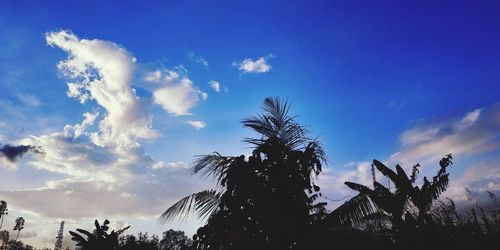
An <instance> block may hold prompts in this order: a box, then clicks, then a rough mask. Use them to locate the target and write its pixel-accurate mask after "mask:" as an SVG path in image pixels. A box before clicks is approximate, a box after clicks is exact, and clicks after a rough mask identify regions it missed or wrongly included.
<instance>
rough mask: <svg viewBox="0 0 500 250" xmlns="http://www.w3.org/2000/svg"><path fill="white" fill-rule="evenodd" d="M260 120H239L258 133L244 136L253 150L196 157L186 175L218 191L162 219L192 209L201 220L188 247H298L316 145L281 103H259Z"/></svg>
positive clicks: (307, 224)
mask: <svg viewBox="0 0 500 250" xmlns="http://www.w3.org/2000/svg"><path fill="white" fill-rule="evenodd" d="M263 110H264V114H262V115H258V116H255V117H250V118H248V119H245V120H243V125H244V126H245V127H247V128H250V129H252V130H254V131H255V132H257V133H258V134H259V137H258V138H245V139H244V142H247V143H249V144H250V145H252V146H253V152H252V154H251V155H250V156H248V158H247V159H246V157H245V156H243V155H241V156H222V155H220V154H219V153H217V152H215V153H213V154H210V155H203V156H199V157H197V159H196V163H195V165H194V167H193V171H194V173H202V174H205V175H209V176H212V177H214V179H215V180H216V183H217V187H218V189H219V190H221V191H214V190H205V191H202V192H199V193H195V194H192V195H190V196H187V197H185V198H183V199H181V200H180V201H179V202H177V203H176V204H174V205H173V206H171V207H170V208H169V209H167V210H166V211H165V213H163V215H162V216H161V217H160V219H161V220H162V221H163V222H165V221H168V220H170V219H172V218H175V217H176V216H180V215H185V214H188V212H190V211H191V210H195V211H196V212H197V214H198V216H200V217H208V218H209V219H208V222H207V224H206V225H205V226H204V227H202V228H200V229H198V231H197V234H196V237H194V248H196V249H303V248H306V244H307V243H305V242H306V240H305V239H307V238H308V235H309V234H311V232H312V227H313V224H314V223H313V222H314V217H313V216H311V213H313V211H322V210H321V209H318V208H321V207H324V206H325V205H326V203H316V202H315V201H316V199H317V198H318V197H319V196H320V193H319V190H320V188H319V187H318V186H317V185H315V184H314V181H313V178H314V177H315V176H317V175H318V174H319V173H320V172H321V166H322V163H323V162H324V161H325V154H324V152H323V149H322V147H321V145H320V143H319V142H318V141H316V140H315V139H310V138H309V137H308V135H307V134H308V133H307V130H306V129H305V128H304V127H303V126H301V125H300V124H298V123H297V122H296V121H295V117H292V116H289V114H288V111H289V105H288V104H287V102H286V101H283V100H280V99H278V98H266V99H265V101H264V105H263Z"/></svg>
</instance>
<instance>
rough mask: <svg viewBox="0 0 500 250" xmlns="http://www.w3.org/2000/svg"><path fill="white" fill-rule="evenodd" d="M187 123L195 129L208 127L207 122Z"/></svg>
mask: <svg viewBox="0 0 500 250" xmlns="http://www.w3.org/2000/svg"><path fill="white" fill-rule="evenodd" d="M186 123H187V124H189V125H191V126H193V127H195V128H196V129H202V128H204V127H205V126H206V124H205V122H203V121H187V122H186Z"/></svg>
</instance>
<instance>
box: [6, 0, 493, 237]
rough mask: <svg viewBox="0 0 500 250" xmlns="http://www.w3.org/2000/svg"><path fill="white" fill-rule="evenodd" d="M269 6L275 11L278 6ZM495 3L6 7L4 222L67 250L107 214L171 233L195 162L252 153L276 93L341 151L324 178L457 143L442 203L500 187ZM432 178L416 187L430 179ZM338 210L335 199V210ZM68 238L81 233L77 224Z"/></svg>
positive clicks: (338, 187)
mask: <svg viewBox="0 0 500 250" xmlns="http://www.w3.org/2000/svg"><path fill="white" fill-rule="evenodd" d="M271 2H272V3H271ZM499 13H500V2H499V1H480V2H478V1H442V2H441V1H440V2H436V1H424V2H421V1H419V2H415V3H403V2H402V1H384V2H383V4H381V3H375V2H374V1H355V2H351V1H347V2H344V3H341V2H340V1H284V0H279V1H208V0H207V1H199V0H188V1H168V2H167V1H151V2H148V3H147V4H146V3H141V4H139V3H134V2H133V1H109V2H107V3H103V2H102V1H2V3H1V4H0V147H1V146H3V145H5V144H10V145H21V144H23V145H36V146H40V147H41V148H42V149H43V150H44V152H45V154H44V155H39V154H33V153H28V154H26V155H24V156H23V157H22V158H21V159H19V160H18V161H17V162H15V163H12V162H9V161H8V160H7V159H6V158H5V157H0V200H6V201H7V202H8V204H9V215H8V216H7V217H6V221H5V222H4V225H5V227H6V228H7V227H12V226H13V225H12V224H13V221H14V219H15V218H16V217H18V216H23V217H24V218H25V219H26V226H25V230H23V231H22V232H21V236H20V239H21V240H22V241H23V242H25V243H30V244H33V245H35V246H37V247H42V246H45V247H53V244H54V239H55V236H56V231H57V229H58V225H59V222H60V221H61V220H65V221H66V222H67V224H66V233H67V231H68V230H74V229H76V228H77V227H80V228H90V227H91V226H92V223H93V220H94V219H95V218H98V219H100V220H104V219H105V218H107V219H109V220H111V221H112V222H113V223H114V224H113V226H114V227H115V228H119V227H121V226H123V225H126V224H130V225H131V226H132V227H131V229H130V232H129V233H138V232H139V231H147V232H149V233H150V234H151V233H155V234H160V233H161V232H163V231H166V230H168V229H169V228H176V229H181V230H185V231H186V232H187V233H188V235H192V234H193V233H194V232H195V231H196V228H197V227H198V226H199V222H197V221H196V220H188V221H187V222H186V223H173V224H167V225H159V224H158V222H157V221H156V218H157V217H158V216H159V215H160V214H161V213H162V212H163V211H164V210H165V209H166V208H167V207H169V206H170V205H171V204H172V203H173V202H175V201H177V200H178V199H179V198H181V197H184V196H186V195H189V194H191V193H193V192H196V191H199V190H202V189H204V188H207V187H211V185H210V180H206V179H202V178H201V177H199V176H192V175H191V173H190V170H189V163H190V162H191V161H192V159H193V156H195V155H200V154H207V153H211V152H213V151H218V152H220V153H221V154H225V155H241V154H249V153H250V152H251V149H250V148H249V147H248V145H245V144H243V143H242V142H241V139H242V138H243V137H248V136H254V134H252V133H251V132H250V131H249V130H248V129H245V128H243V127H242V126H241V124H240V121H241V119H243V118H245V117H248V116H251V115H255V114H259V113H260V112H261V110H260V106H261V104H262V102H263V100H264V98H266V97H268V96H279V97H284V98H287V99H288V100H289V102H290V103H291V104H292V108H291V113H292V114H293V115H298V118H297V119H298V120H299V121H300V122H301V123H303V124H305V125H308V127H309V129H310V131H311V135H312V136H318V138H319V140H320V141H321V142H322V143H323V144H324V146H325V149H326V153H327V156H328V160H329V161H328V163H327V164H326V165H327V167H326V169H325V170H324V172H323V174H322V176H321V177H320V178H319V180H318V182H319V183H320V184H321V185H320V186H321V188H322V192H323V194H325V195H326V196H327V197H329V198H331V199H338V198H341V197H344V196H346V195H351V194H352V192H350V191H349V190H348V188H347V187H345V186H344V185H343V182H344V181H347V180H349V181H356V182H361V183H365V184H369V183H370V180H371V172H370V171H371V170H370V165H369V162H370V161H371V160H372V159H374V158H376V159H379V160H382V161H384V162H386V163H387V164H389V165H390V166H391V167H393V166H394V165H395V164H397V163H399V164H401V165H403V166H404V167H405V168H406V169H408V168H410V167H411V166H412V165H413V164H415V163H420V164H421V165H422V166H423V170H422V173H421V176H420V177H421V178H422V177H423V176H424V175H426V176H430V175H432V174H433V173H434V172H436V171H437V166H438V161H439V159H440V158H441V157H442V156H443V155H445V154H448V153H453V154H454V158H455V162H454V163H455V164H454V165H453V166H452V168H451V170H450V171H451V186H450V188H449V190H448V191H447V193H445V194H444V195H443V197H444V196H447V197H450V198H453V199H454V200H456V201H457V202H465V196H464V190H463V188H464V187H469V188H471V189H472V190H473V191H475V192H478V193H480V192H484V191H486V190H490V191H493V192H496V193H497V194H498V193H499V192H500V166H499V163H498V162H500V154H499V153H500V149H499V145H500V144H499V143H500V141H499V140H500V15H499ZM421 178H420V179H421ZM329 203H331V205H330V207H335V206H337V205H338V204H336V203H334V202H329ZM65 236H66V239H65V241H66V242H68V241H69V236H68V235H67V234H66V235H65Z"/></svg>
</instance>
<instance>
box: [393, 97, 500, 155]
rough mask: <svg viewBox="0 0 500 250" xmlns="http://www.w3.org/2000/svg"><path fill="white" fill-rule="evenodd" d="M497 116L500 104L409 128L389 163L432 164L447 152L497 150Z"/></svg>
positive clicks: (498, 123) (455, 153)
mask: <svg viewBox="0 0 500 250" xmlns="http://www.w3.org/2000/svg"><path fill="white" fill-rule="evenodd" d="M498 117H500V103H496V104H493V105H491V106H489V107H486V108H483V109H476V110H473V111H471V112H468V113H466V114H464V115H463V116H462V117H459V118H454V119H449V120H446V121H442V122H439V123H437V124H423V125H421V126H417V127H414V128H411V129H407V130H405V131H404V132H403V133H402V134H401V136H400V140H401V144H402V148H401V149H400V150H399V151H398V152H396V153H394V154H393V155H392V156H391V157H390V159H389V161H391V162H395V163H403V164H414V163H416V162H420V163H422V162H423V163H431V162H436V161H438V160H439V159H440V158H441V157H442V156H443V155H445V154H448V153H453V154H454V155H456V156H464V155H475V154H480V153H484V152H488V151H492V150H496V149H497V148H498V146H499V143H500V142H499V140H498V136H499V135H500V120H499V119H498Z"/></svg>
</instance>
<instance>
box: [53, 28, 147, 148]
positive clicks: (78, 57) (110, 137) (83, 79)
mask: <svg viewBox="0 0 500 250" xmlns="http://www.w3.org/2000/svg"><path fill="white" fill-rule="evenodd" d="M46 40H47V44H48V45H50V46H57V47H59V48H61V49H62V50H64V51H66V52H68V54H69V56H68V59H67V60H65V61H61V62H60V63H59V64H58V68H59V69H60V70H61V72H63V73H64V74H65V75H66V76H68V77H70V78H71V79H73V80H74V81H73V82H69V83H68V96H70V97H75V98H78V99H79V100H80V102H82V103H84V102H86V101H88V100H95V101H96V102H97V104H99V105H100V106H101V107H103V108H104V109H105V110H106V114H105V115H104V118H103V119H102V120H101V121H100V122H99V131H97V132H93V133H91V139H92V142H93V143H95V144H96V145H99V146H116V147H118V148H119V149H122V150H123V149H125V148H128V147H137V146H138V144H137V142H136V141H137V139H139V138H154V137H156V136H157V133H156V131H154V130H153V129H152V128H151V115H150V104H149V103H148V102H147V101H144V100H140V99H139V98H138V97H137V96H136V95H135V91H134V90H133V89H132V88H131V87H130V81H131V76H132V70H133V68H134V63H135V61H136V59H135V58H134V57H132V56H131V55H130V53H129V52H127V51H126V50H125V49H123V48H121V47H120V46H119V45H117V44H115V43H112V42H108V41H102V40H97V39H94V40H87V39H79V38H78V37H77V36H76V35H74V34H73V33H71V32H68V31H59V32H51V33H47V34H46Z"/></svg>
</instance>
